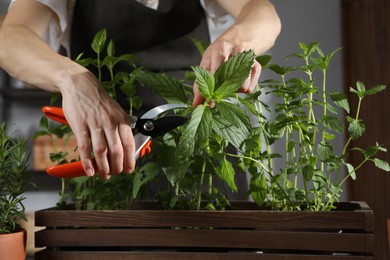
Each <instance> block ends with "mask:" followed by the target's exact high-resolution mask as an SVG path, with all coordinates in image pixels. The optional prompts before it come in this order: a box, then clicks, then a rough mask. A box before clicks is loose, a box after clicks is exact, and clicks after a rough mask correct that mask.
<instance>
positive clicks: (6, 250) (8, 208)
mask: <svg viewBox="0 0 390 260" xmlns="http://www.w3.org/2000/svg"><path fill="white" fill-rule="evenodd" d="M6 130H7V129H6V127H5V123H2V125H1V128H0V259H15V260H19V259H20V260H22V259H25V257H26V239H27V238H26V230H24V229H22V228H21V227H20V225H19V224H18V221H20V220H26V218H25V215H24V206H23V200H24V199H25V197H24V196H23V193H24V191H25V189H26V187H27V185H28V184H29V183H30V176H29V174H28V171H27V169H28V158H29V156H28V154H27V148H26V139H23V138H20V139H14V138H13V134H11V135H8V134H7V132H6Z"/></svg>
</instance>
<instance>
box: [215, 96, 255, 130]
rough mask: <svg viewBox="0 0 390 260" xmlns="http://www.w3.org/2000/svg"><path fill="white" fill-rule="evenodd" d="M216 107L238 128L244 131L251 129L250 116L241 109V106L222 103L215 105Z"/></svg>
mask: <svg viewBox="0 0 390 260" xmlns="http://www.w3.org/2000/svg"><path fill="white" fill-rule="evenodd" d="M215 107H216V108H217V109H218V111H219V112H220V113H221V115H222V117H223V118H224V119H225V120H226V121H228V122H229V123H231V124H232V125H234V126H235V127H237V128H241V129H242V130H243V131H246V129H250V128H251V122H250V119H249V116H248V114H247V113H246V112H245V110H243V109H242V108H240V106H239V104H232V103H229V102H221V103H217V104H215Z"/></svg>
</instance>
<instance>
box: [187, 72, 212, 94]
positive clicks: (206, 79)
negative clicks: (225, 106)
mask: <svg viewBox="0 0 390 260" xmlns="http://www.w3.org/2000/svg"><path fill="white" fill-rule="evenodd" d="M192 70H193V71H194V72H195V77H196V83H197V85H198V89H199V91H200V93H201V94H202V96H203V97H204V98H206V99H210V98H212V96H213V94H214V87H215V80H214V76H213V75H212V74H211V73H210V71H208V70H205V69H203V68H201V67H199V66H196V67H195V66H192Z"/></svg>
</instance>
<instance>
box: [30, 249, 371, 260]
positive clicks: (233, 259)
mask: <svg viewBox="0 0 390 260" xmlns="http://www.w3.org/2000/svg"><path fill="white" fill-rule="evenodd" d="M35 259H36V260H46V259H50V260H90V259H94V260H112V259H115V260H129V259H133V260H134V259H137V260H183V259H186V260H204V259H214V260H219V259H221V260H238V259H239V260H250V259H267V260H286V259H289V260H322V259H325V260H326V259H339V260H344V259H345V260H373V259H374V257H372V256H350V255H339V256H332V255H327V256H325V255H302V254H280V255H273V254H261V253H260V254H255V253H236V252H231V253H204V252H191V253H182V252H101V251H98V252H58V251H57V252H50V251H41V252H38V253H37V254H36V255H35Z"/></svg>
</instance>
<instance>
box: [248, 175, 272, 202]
mask: <svg viewBox="0 0 390 260" xmlns="http://www.w3.org/2000/svg"><path fill="white" fill-rule="evenodd" d="M250 193H251V195H252V198H253V200H254V201H255V203H256V204H257V205H259V206H261V205H263V203H264V201H265V199H266V197H267V194H268V189H267V178H266V177H265V175H264V174H262V173H258V174H255V175H253V177H252V178H251V181H250Z"/></svg>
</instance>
